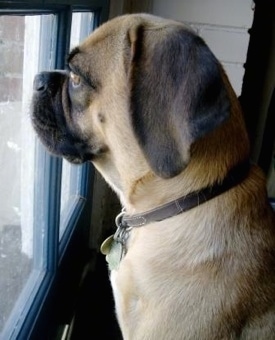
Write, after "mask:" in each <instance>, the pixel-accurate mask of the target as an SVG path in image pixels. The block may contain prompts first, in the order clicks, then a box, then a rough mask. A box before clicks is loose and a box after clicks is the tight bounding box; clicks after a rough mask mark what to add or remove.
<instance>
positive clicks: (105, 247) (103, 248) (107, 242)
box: [100, 235, 114, 255]
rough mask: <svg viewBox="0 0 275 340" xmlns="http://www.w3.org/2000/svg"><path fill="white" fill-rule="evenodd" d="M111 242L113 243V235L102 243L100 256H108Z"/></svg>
mask: <svg viewBox="0 0 275 340" xmlns="http://www.w3.org/2000/svg"><path fill="white" fill-rule="evenodd" d="M113 242H114V235H111V236H109V237H108V238H106V240H105V241H103V242H102V244H101V247H100V251H101V254H103V255H108V254H109V253H110V250H111V247H112V243H113Z"/></svg>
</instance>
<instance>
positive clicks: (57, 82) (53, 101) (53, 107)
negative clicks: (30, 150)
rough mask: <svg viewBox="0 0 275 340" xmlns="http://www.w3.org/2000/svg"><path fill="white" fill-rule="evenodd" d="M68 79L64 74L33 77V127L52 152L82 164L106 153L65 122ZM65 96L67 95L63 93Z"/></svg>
mask: <svg viewBox="0 0 275 340" xmlns="http://www.w3.org/2000/svg"><path fill="white" fill-rule="evenodd" d="M67 78H68V75H67V73H66V72H63V71H55V72H42V73H40V74H38V75H37V76H36V77H35V79H34V93H33V99H32V124H33V127H34V130H35V131H36V133H37V135H38V137H39V139H40V140H41V142H42V143H43V144H44V145H45V146H46V148H47V149H48V150H49V151H50V152H51V153H53V154H55V155H57V156H62V157H64V158H66V159H67V160H68V161H69V162H71V163H74V164H81V163H84V162H86V161H92V160H93V159H94V158H95V157H98V156H99V155H100V154H102V153H103V152H105V150H104V148H102V147H96V143H95V144H94V146H91V145H90V140H89V138H88V137H86V138H85V137H83V136H82V135H81V133H80V131H79V130H78V128H77V127H76V126H74V124H72V123H71V122H70V121H69V120H68V119H66V115H65V110H66V109H67V110H69V109H70V107H69V104H68V102H69V98H68V97H67V98H65V99H64V93H62V88H63V87H64V86H66V81H67ZM63 92H64V91H63ZM65 94H66V96H68V94H67V92H66V91H65ZM64 101H65V102H66V104H64ZM67 116H69V115H67Z"/></svg>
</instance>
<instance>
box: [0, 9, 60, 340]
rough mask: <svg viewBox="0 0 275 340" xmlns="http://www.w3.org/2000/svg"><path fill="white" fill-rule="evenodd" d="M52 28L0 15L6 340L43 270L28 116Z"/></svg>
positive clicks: (48, 20) (34, 19) (49, 22)
mask: <svg viewBox="0 0 275 340" xmlns="http://www.w3.org/2000/svg"><path fill="white" fill-rule="evenodd" d="M55 29H56V21H55V16H54V15H43V16H5V15H3V16H0V42H1V43H0V55H1V63H0V117H1V121H0V122H1V123H0V159H1V166H0V273H1V274H0V338H1V339H8V338H9V335H10V333H11V332H12V331H13V330H14V324H15V323H18V320H19V322H20V320H21V321H22V319H23V316H24V313H26V312H27V311H26V309H27V308H28V306H29V305H30V303H31V299H30V296H32V297H33V295H34V294H35V287H38V282H40V281H41V279H42V278H43V273H44V268H45V258H46V256H45V255H44V247H43V245H44V241H45V238H46V233H45V228H44V227H45V225H44V224H43V223H41V218H43V214H42V216H41V215H40V216H38V214H36V211H37V207H38V206H40V205H43V202H42V201H41V200H42V195H39V194H38V190H37V185H36V184H38V183H41V174H40V172H39V171H40V170H39V167H38V161H39V162H40V163H41V159H38V155H40V154H41V152H40V151H39V150H40V148H41V147H38V146H37V143H36V139H35V136H34V133H33V129H32V127H31V122H30V119H29V114H28V112H29V110H30V103H31V96H32V82H33V78H34V75H35V74H36V73H37V72H38V70H39V69H40V68H41V69H42V68H44V69H45V68H52V66H53V63H54V53H52V52H51V51H53V48H52V47H53V45H54V41H53V40H52V39H51V36H52V32H53V31H54V30H55ZM45 32H46V34H45ZM45 35H46V36H47V37H48V38H47V40H46V41H45V42H44V41H43V44H42V40H41V37H42V38H43V36H45ZM40 191H41V190H40ZM34 202H36V205H35V203H34ZM40 212H41V209H40ZM38 218H39V219H40V221H39V223H37V222H38V220H37V219H38Z"/></svg>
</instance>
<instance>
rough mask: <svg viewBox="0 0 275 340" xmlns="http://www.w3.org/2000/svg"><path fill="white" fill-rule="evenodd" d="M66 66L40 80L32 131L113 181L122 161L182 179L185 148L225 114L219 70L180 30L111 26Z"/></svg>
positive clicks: (133, 19) (163, 23)
mask: <svg viewBox="0 0 275 340" xmlns="http://www.w3.org/2000/svg"><path fill="white" fill-rule="evenodd" d="M68 67H69V71H67V72H66V71H64V72H63V71H61V72H59V71H54V72H43V73H41V74H39V75H37V76H36V78H35V81H34V90H35V91H34V96H33V125H34V128H35V130H36V131H37V133H38V135H39V136H40V138H41V140H42V141H43V142H44V144H45V145H46V146H47V147H48V149H49V150H50V151H52V152H53V153H55V154H57V155H61V156H64V157H65V158H67V159H68V160H70V161H71V162H74V163H81V162H84V161H93V162H94V163H95V164H96V165H99V167H100V168H101V170H102V171H103V172H104V171H106V168H108V169H109V170H108V171H109V172H110V173H112V174H114V173H116V175H114V179H113V180H112V179H111V180H110V181H111V182H112V181H115V180H117V178H118V177H119V176H121V174H120V175H119V172H120V170H119V167H120V164H122V163H125V162H126V166H127V163H128V164H129V163H132V162H135V163H136V167H137V168H140V171H144V172H146V171H148V169H150V171H152V172H153V173H154V174H156V175H157V176H160V177H162V178H170V177H173V176H175V175H177V174H179V173H180V172H181V171H182V170H183V169H184V168H185V167H186V165H187V164H188V162H189V157H190V146H191V145H192V144H193V143H194V142H195V141H196V140H198V139H200V138H202V137H203V136H205V135H206V134H208V133H209V132H211V131H212V130H214V129H215V128H216V127H218V126H219V125H221V124H222V123H223V122H224V121H225V120H226V119H227V118H228V117H229V114H230V107H229V100H228V98H227V92H226V89H225V87H224V82H223V80H222V70H221V66H220V64H219V62H218V61H217V60H216V58H215V57H214V55H213V54H212V53H211V51H210V50H209V48H208V47H207V46H206V44H205V43H204V41H203V40H202V39H201V38H200V37H198V36H197V35H196V34H195V33H194V32H193V31H192V30H190V29H189V28H187V27H185V26H183V25H182V24H180V23H177V22H173V21H168V20H165V19H160V18H156V17H153V16H150V15H127V16H122V17H119V18H116V19H113V20H111V21H109V22H108V23H106V24H104V25H102V26H101V27H100V28H98V29H97V30H96V31H95V32H94V33H92V34H91V36H90V37H88V38H87V39H86V40H85V41H84V42H83V43H82V44H81V45H80V46H79V47H77V48H75V49H73V50H72V51H71V53H70V55H69V57H68ZM146 167H147V169H145V168H146ZM141 169H142V170H141ZM133 171H134V170H133ZM109 176H112V175H109ZM107 177H108V176H107Z"/></svg>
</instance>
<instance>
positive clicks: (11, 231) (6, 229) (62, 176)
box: [0, 0, 108, 340]
mask: <svg viewBox="0 0 275 340" xmlns="http://www.w3.org/2000/svg"><path fill="white" fill-rule="evenodd" d="M107 16H108V1H107V0H68V1H62V0H59V1H58V0H57V1H50V0H44V1H43V0H34V1H33V0H32V1H30V0H25V1H12V2H10V1H1V0H0V53H1V54H2V55H3V56H4V58H2V68H1V62H0V91H1V89H2V88H3V89H4V90H2V93H1V94H0V115H2V116H3V117H4V120H3V119H1V122H2V123H1V122H0V157H1V159H2V160H5V163H3V166H2V170H0V189H1V190H0V205H2V206H4V208H5V209H4V208H3V209H2V210H1V209H0V270H1V274H0V275H1V276H0V290H1V288H2V294H1V292H0V306H3V307H2V308H1V307H0V338H3V339H5V340H6V339H7V340H8V339H24V340H25V339H44V338H45V339H48V338H55V337H56V335H57V331H58V329H59V328H60V327H61V329H62V325H63V326H64V325H65V324H68V323H69V322H70V319H71V317H72V314H73V308H74V301H73V299H72V298H71V297H72V296H74V293H73V292H75V291H76V290H77V287H78V284H79V281H80V278H81V275H82V271H83V267H84V265H85V262H86V261H87V258H88V257H89V250H88V240H89V237H88V230H89V221H90V214H91V201H92V193H91V190H90V188H91V186H92V179H93V167H92V165H91V164H85V165H82V166H72V165H69V164H68V163H66V162H65V161H63V160H62V159H60V158H57V157H54V156H51V155H50V154H49V153H48V152H47V151H46V150H45V149H44V147H43V146H42V145H41V144H40V143H39V142H38V140H37V138H36V137H35V135H34V134H33V132H32V129H31V124H30V122H29V121H28V119H27V116H28V114H27V111H28V110H29V109H30V107H29V106H30V97H28V95H29V94H30V93H31V82H32V79H33V76H34V74H35V73H36V72H38V71H40V70H46V69H54V68H58V69H62V68H64V67H65V61H66V55H67V53H68V51H69V49H70V48H71V47H72V45H73V44H77V43H78V42H79V41H81V40H82V39H83V38H84V37H85V36H86V35H88V34H89V33H90V32H91V31H92V30H93V29H94V28H95V27H97V26H98V25H99V24H100V23H101V22H103V21H105V20H107ZM72 27H73V28H72ZM11 28H12V30H11ZM10 32H14V35H13V36H12V35H11V33H10ZM5 58H6V59H5ZM4 59H5V60H6V61H8V62H6V64H7V65H8V68H9V67H10V68H11V69H10V70H7V67H6V65H5V60H4ZM3 60H4V61H3ZM1 83H2V84H1ZM1 96H2V97H1ZM18 112H20V114H18ZM3 122H4V123H3ZM1 124H2V127H1ZM1 136H2V137H1ZM88 188H89V190H88ZM14 254H16V256H17V257H16V258H15V257H14V256H15V255H14ZM23 269H24V270H23ZM19 281H20V282H19Z"/></svg>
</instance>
